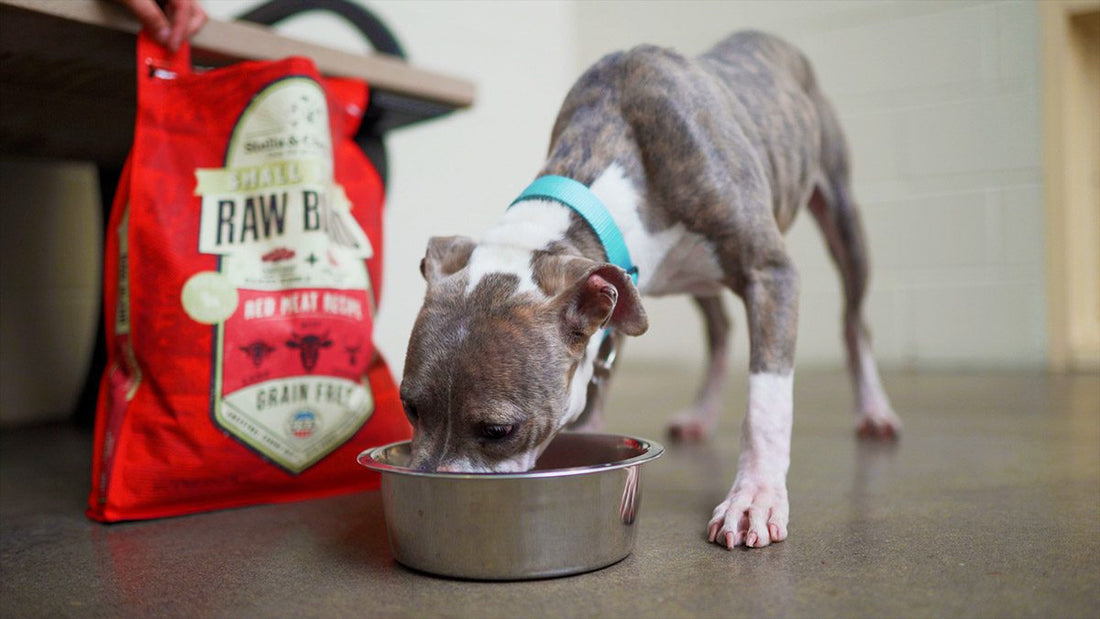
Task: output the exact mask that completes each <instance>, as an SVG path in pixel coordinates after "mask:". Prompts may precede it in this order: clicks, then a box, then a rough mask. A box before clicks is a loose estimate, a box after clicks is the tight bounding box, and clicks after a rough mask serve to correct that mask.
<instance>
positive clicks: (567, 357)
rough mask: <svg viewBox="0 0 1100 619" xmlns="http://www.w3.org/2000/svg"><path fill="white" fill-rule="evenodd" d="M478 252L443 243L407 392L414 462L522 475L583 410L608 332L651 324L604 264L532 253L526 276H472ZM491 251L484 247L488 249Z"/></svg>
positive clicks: (616, 271)
mask: <svg viewBox="0 0 1100 619" xmlns="http://www.w3.org/2000/svg"><path fill="white" fill-rule="evenodd" d="M476 248H477V245H476V244H475V243H474V241H473V240H471V239H469V238H466V237H436V238H433V239H431V241H430V242H429V244H428V251H427V255H426V256H425V258H424V260H423V262H421V265H420V270H421V272H422V273H423V275H424V278H425V280H427V282H428V289H427V294H426V295H425V298H424V305H423V307H422V308H421V310H420V314H419V316H418V317H417V320H416V324H415V326H414V327H413V332H412V337H411V338H410V340H409V348H408V354H407V356H406V361H405V372H404V378H403V379H402V384H401V399H402V403H403V405H404V407H405V413H406V415H408V417H409V421H410V422H411V423H412V425H413V429H414V434H413V441H412V460H411V462H410V466H412V467H414V468H419V469H423V470H444V471H469V472H508V471H525V470H528V469H530V468H531V467H532V466H534V464H535V460H536V459H537V458H538V456H539V454H541V453H542V450H543V449H544V448H545V447H546V445H547V443H549V441H550V439H551V438H553V437H554V436H555V435H556V434H557V433H558V432H559V431H560V430H561V429H562V428H563V427H565V426H566V425H567V424H568V423H569V422H571V421H573V420H574V419H576V418H577V416H578V415H580V413H581V412H582V411H583V410H584V406H585V398H586V391H587V386H588V381H589V379H590V378H591V376H592V368H593V361H594V359H595V356H596V351H597V350H598V348H599V344H600V341H601V336H600V334H601V332H602V329H603V328H604V327H613V328H615V329H618V330H619V331H621V332H623V333H625V334H627V335H640V334H641V333H643V332H644V331H645V330H646V328H647V327H648V322H647V319H646V315H645V311H644V310H643V309H642V305H641V300H640V298H639V297H638V292H637V290H636V289H635V287H634V284H633V282H631V279H630V276H629V275H627V273H626V272H625V271H623V270H622V269H621V268H619V267H617V266H614V265H612V264H608V263H601V262H594V261H591V260H587V259H584V258H577V257H572V256H564V255H558V254H554V253H553V252H552V251H536V252H534V253H531V252H526V255H527V256H529V257H530V260H529V263H530V275H529V276H525V275H526V274H517V273H514V272H505V271H501V272H495V271H488V272H486V271H485V270H484V269H483V268H481V267H475V268H471V262H476V261H472V260H471V254H472V253H473V252H474V251H475V249H476ZM482 253H485V250H482Z"/></svg>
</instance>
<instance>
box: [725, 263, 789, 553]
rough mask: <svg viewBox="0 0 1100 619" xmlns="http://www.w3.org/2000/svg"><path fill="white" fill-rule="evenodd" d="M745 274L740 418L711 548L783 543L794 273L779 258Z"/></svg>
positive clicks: (787, 264) (786, 515)
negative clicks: (744, 404)
mask: <svg viewBox="0 0 1100 619" xmlns="http://www.w3.org/2000/svg"><path fill="white" fill-rule="evenodd" d="M779 262H780V264H778V265H777V264H776V263H775V262H774V261H773V262H772V264H771V266H769V267H768V268H766V269H757V270H754V271H751V272H750V273H749V274H748V275H747V277H746V283H745V285H744V286H743V290H742V292H741V296H742V297H743V298H744V301H745V310H746V315H747V319H748V324H749V346H750V362H749V369H750V372H751V374H750V376H749V401H748V412H747V413H746V415H745V420H744V422H743V423H742V426H741V455H740V458H739V459H738V471H737V477H736V478H735V479H734V482H733V487H732V488H730V491H729V495H728V496H727V497H726V500H725V501H723V502H722V503H721V504H719V505H718V507H717V508H715V510H714V515H713V516H712V517H711V520H710V523H709V526H708V528H707V538H708V539H709V540H710V541H712V542H717V543H719V544H723V545H725V546H726V547H727V548H733V547H735V546H739V545H742V544H744V545H745V546H747V547H750V548H760V547H763V546H767V545H768V544H770V543H772V542H779V541H783V540H784V539H786V538H787V520H788V514H789V503H788V499H787V469H788V468H789V466H790V461H791V456H790V453H791V426H792V424H793V404H794V395H793V388H794V385H793V380H794V348H795V333H796V327H797V323H798V274H797V272H796V271H795V270H794V267H793V266H792V265H791V264H790V263H789V261H787V260H786V259H785V258H784V259H783V260H781V261H779Z"/></svg>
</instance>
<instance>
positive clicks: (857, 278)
mask: <svg viewBox="0 0 1100 619" xmlns="http://www.w3.org/2000/svg"><path fill="white" fill-rule="evenodd" d="M846 176H847V175H846V173H845V172H844V171H843V170H841V171H840V172H839V173H838V174H837V175H835V176H834V177H833V178H831V179H829V180H830V185H831V187H829V188H824V189H823V188H818V189H817V190H815V191H814V193H813V196H812V197H811V198H810V205H809V206H810V212H812V213H813V215H814V219H815V220H816V221H817V224H818V227H819V228H820V229H821V232H822V234H823V235H824V236H825V241H826V243H827V244H828V246H829V253H830V254H831V255H832V258H833V262H834V263H836V266H837V269H838V270H839V271H840V279H841V282H842V283H843V287H844V323H843V334H844V344H845V346H846V347H847V351H848V372H849V374H850V375H851V379H852V387H853V390H854V391H855V398H856V413H857V415H858V420H857V423H856V429H857V432H858V433H859V436H860V437H863V438H879V439H888V440H889V439H895V438H897V435H898V433H899V432H900V430H901V420H900V419H899V418H898V416H897V415H896V414H894V410H893V407H892V406H891V405H890V399H889V397H887V395H886V391H885V390H884V389H883V387H882V382H881V380H880V379H879V374H878V366H877V365H876V363H875V358H874V356H873V354H872V352H871V336H870V332H869V331H868V329H867V325H866V321H865V320H864V317H863V300H864V298H865V296H866V292H867V276H868V259H867V245H866V243H865V241H864V236H863V226H862V224H861V222H860V216H859V210H858V209H857V207H856V205H855V203H854V202H853V201H852V200H851V191H850V189H849V186H848V180H847V178H846Z"/></svg>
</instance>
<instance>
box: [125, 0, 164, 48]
mask: <svg viewBox="0 0 1100 619" xmlns="http://www.w3.org/2000/svg"><path fill="white" fill-rule="evenodd" d="M123 4H125V5H126V6H127V7H129V9H130V11H131V12H133V14H134V16H135V17H137V20H138V21H139V22H141V27H142V28H143V29H144V30H145V31H146V32H148V33H149V34H150V35H151V36H152V37H153V38H154V39H156V41H157V42H158V43H160V44H161V45H167V44H168V40H169V36H170V33H171V31H172V29H171V27H170V25H169V23H168V17H167V16H166V15H165V14H164V12H163V11H161V10H160V7H159V6H157V3H156V2H154V1H153V0H123Z"/></svg>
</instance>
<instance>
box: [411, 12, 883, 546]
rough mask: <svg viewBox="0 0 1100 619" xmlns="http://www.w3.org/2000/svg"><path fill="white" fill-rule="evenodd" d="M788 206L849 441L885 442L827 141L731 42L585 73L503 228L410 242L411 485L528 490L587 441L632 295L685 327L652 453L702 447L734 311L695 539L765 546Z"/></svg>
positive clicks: (776, 496) (747, 35) (787, 420)
mask: <svg viewBox="0 0 1100 619" xmlns="http://www.w3.org/2000/svg"><path fill="white" fill-rule="evenodd" d="M802 205H807V206H808V208H809V210H810V212H811V213H812V214H813V216H814V219H815V220H816V221H817V223H818V224H819V226H820V228H821V230H822V232H823V234H824V237H825V240H826V243H827V245H828V248H829V251H830V253H831V256H832V259H833V260H834V262H835V263H836V265H837V267H838V268H839V271H840V274H841V279H842V281H843V288H844V301H845V306H844V320H843V335H844V341H845V343H846V345H847V353H848V366H849V369H850V373H851V377H852V381H853V384H854V391H855V396H856V404H857V409H858V410H857V413H858V422H857V429H858V433H859V434H860V435H861V436H865V437H877V438H882V439H893V438H894V437H896V436H897V435H898V432H899V431H900V428H901V423H900V421H899V419H898V417H897V416H896V415H895V414H894V412H893V409H892V407H891V405H890V402H889V399H888V398H887V395H886V393H885V391H884V390H883V387H882V385H881V382H880V380H879V376H878V371H877V369H876V365H875V361H874V358H873V357H872V353H871V346H870V339H869V335H868V331H867V328H866V327H865V324H864V319H863V315H862V307H863V306H862V303H863V299H864V295H865V292H866V282H867V274H868V266H867V251H866V246H865V243H864V233H863V229H862V227H861V223H860V217H859V212H858V210H857V207H856V205H855V203H854V202H853V200H852V192H851V188H850V184H849V167H848V151H847V146H846V142H845V138H844V135H843V133H842V132H841V128H840V125H839V124H838V121H837V118H836V114H835V113H834V111H833V109H832V108H831V106H830V104H829V103H828V102H827V101H826V99H825V98H824V96H823V95H822V93H821V91H820V90H819V89H818V86H817V83H816V81H815V78H814V74H813V72H812V69H811V67H810V63H809V62H808V61H807V59H806V58H805V57H804V56H803V55H802V54H801V53H800V52H799V51H798V50H797V49H796V48H795V47H793V46H792V45H790V44H788V43H786V42H784V41H782V40H780V39H778V38H776V37H774V36H771V35H769V34H766V33H761V32H755V31H750V32H739V33H734V34H732V35H731V36H729V37H727V38H726V39H724V40H722V41H721V42H719V43H718V44H717V45H715V46H714V47H713V48H711V49H710V50H709V51H707V52H705V53H704V54H702V55H700V56H698V57H694V58H689V57H685V56H683V55H680V54H679V53H677V52H675V51H672V50H668V49H662V48H658V47H654V46H640V47H636V48H634V49H631V50H628V51H624V52H619V53H614V54H611V55H609V56H606V57H604V58H603V59H602V60H600V61H599V62H597V63H596V64H595V65H593V66H592V67H591V68H590V69H588V70H587V71H586V72H585V73H584V74H583V75H582V76H581V77H580V79H579V80H578V81H577V83H576V84H575V85H574V86H573V88H572V89H571V90H570V92H569V93H568V95H567V96H566V98H565V101H564V104H563V106H562V109H561V111H560V113H559V115H558V117H557V120H556V122H555V124H554V128H553V131H552V136H551V143H550V148H549V154H548V156H547V159H546V163H545V164H544V166H543V168H542V170H541V172H540V174H539V177H538V179H537V180H536V181H535V183H534V184H532V186H531V187H530V188H528V190H527V191H525V192H524V194H523V195H521V198H520V199H519V200H517V202H516V203H514V204H513V205H512V206H511V207H510V208H509V209H508V210H507V211H506V212H505V213H504V215H503V216H502V218H501V220H500V222H499V223H498V224H497V225H495V226H494V227H492V228H491V229H489V230H488V231H487V232H486V233H485V234H484V236H483V237H482V238H481V240H480V242H475V241H474V240H473V239H471V238H468V237H463V236H450V237H433V238H431V239H430V240H429V243H428V247H427V251H426V255H425V257H424V259H423V261H422V262H421V265H420V269H421V273H422V275H423V276H424V278H425V280H426V281H427V291H426V294H425V298H424V303H423V306H422V308H421V310H420V313H419V315H418V317H417V320H416V322H415V325H414V327H413V331H412V334H411V337H410V339H409V346H408V354H407V357H406V364H405V370H404V378H403V381H402V384H401V398H402V402H403V405H404V407H405V411H406V414H407V416H408V418H409V420H410V422H411V424H412V425H413V429H414V435H413V439H412V445H411V461H410V466H412V467H415V468H418V469H422V470H437V471H469V472H505V471H524V470H529V469H530V468H531V467H532V466H533V465H534V464H535V461H536V459H537V458H538V456H539V454H540V453H541V452H542V450H543V449H544V448H545V447H546V445H547V444H548V443H549V442H550V440H551V439H552V438H553V437H554V436H555V435H556V434H557V433H558V432H560V431H562V430H563V429H565V428H567V427H569V426H572V427H577V426H578V425H579V426H581V429H585V430H591V429H594V428H598V427H600V423H601V422H600V414H601V409H602V404H603V399H604V396H605V395H606V386H607V383H608V381H607V377H608V375H609V373H610V369H611V366H613V365H614V360H613V359H611V358H610V357H611V356H612V354H613V352H614V350H615V349H616V346H617V345H618V344H619V343H620V342H621V340H622V338H623V337H624V336H638V335H641V334H642V333H644V332H645V331H646V329H647V328H648V319H647V317H646V313H645V310H644V308H643V306H642V302H641V297H640V295H642V294H647V295H667V294H689V295H692V296H693V297H694V301H695V303H696V304H697V306H698V308H699V309H700V310H701V313H702V316H703V319H704V321H705V324H706V333H707V342H708V355H707V358H708V362H707V369H706V374H705V378H704V380H703V383H702V387H701V389H700V390H699V395H698V397H697V399H696V401H695V402H694V404H693V405H692V406H691V407H690V408H688V409H687V411H686V412H685V413H683V414H681V415H679V416H676V417H675V418H674V419H673V420H672V421H671V423H670V425H669V432H670V434H671V435H672V436H673V437H674V438H678V439H683V440H697V439H701V438H704V437H706V436H707V435H708V434H709V433H710V432H711V431H712V430H713V428H714V426H715V422H716V418H717V415H718V412H719V410H720V409H721V408H722V401H721V394H722V391H723V385H724V382H725V377H726V374H727V367H726V365H727V350H728V348H729V344H728V339H729V338H728V336H729V331H730V326H729V320H728V318H727V314H726V310H725V307H724V304H723V301H722V297H721V293H722V292H723V291H724V290H726V289H729V290H732V291H733V292H734V293H735V294H736V295H737V296H739V297H740V298H741V299H742V300H743V302H744V304H745V308H746V315H747V321H748V331H749V344H750V359H749V371H750V375H749V380H748V382H749V384H748V410H747V413H746V415H745V417H744V422H743V424H742V427H741V431H742V434H741V453H740V457H739V461H738V471H737V475H736V477H735V479H734V482H733V485H732V487H731V489H730V491H729V493H728V496H727V497H726V499H725V500H724V501H722V502H721V504H719V505H718V507H717V508H716V509H715V510H714V513H713V515H712V517H711V519H710V520H709V522H708V525H707V531H706V532H707V539H708V540H709V541H711V542H715V543H718V544H720V545H723V546H725V547H726V548H730V549H732V548H734V547H737V546H742V545H743V546H745V547H750V548H756V547H763V546H767V545H768V544H770V543H773V542H779V541H782V540H784V539H785V538H786V537H787V525H788V517H789V516H788V512H789V509H788V495H787V487H786V475H787V469H788V467H789V463H790V442H791V425H792V413H793V395H792V394H793V377H794V356H795V335H796V325H797V319H798V291H799V277H798V274H797V271H796V270H795V267H794V265H793V264H792V263H791V260H790V257H789V256H788V254H787V251H786V249H785V247H784V241H783V233H784V232H785V231H786V230H787V228H788V227H789V226H790V225H791V222H792V220H793V218H794V216H795V213H796V211H797V210H798V209H799V208H800V207H801V206H802Z"/></svg>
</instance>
